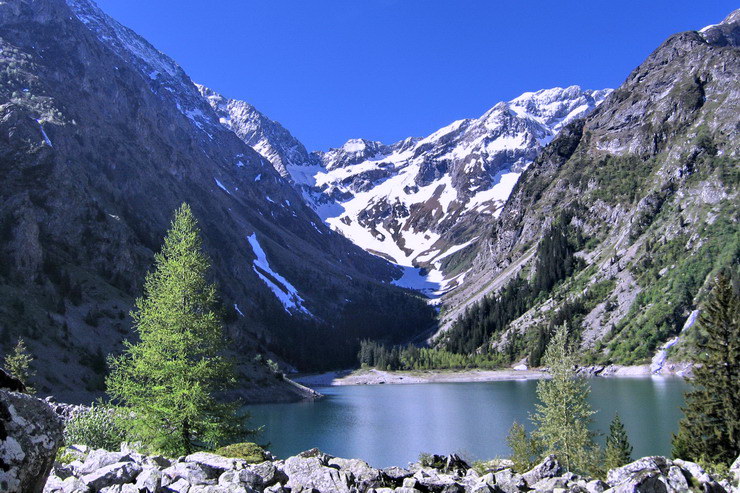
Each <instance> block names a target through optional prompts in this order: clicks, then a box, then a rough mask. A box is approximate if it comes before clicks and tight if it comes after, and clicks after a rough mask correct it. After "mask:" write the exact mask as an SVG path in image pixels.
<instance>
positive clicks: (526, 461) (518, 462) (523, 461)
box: [506, 421, 542, 473]
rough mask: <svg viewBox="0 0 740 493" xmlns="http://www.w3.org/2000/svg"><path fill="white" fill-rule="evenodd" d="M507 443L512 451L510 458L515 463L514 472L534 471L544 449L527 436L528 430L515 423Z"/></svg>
mask: <svg viewBox="0 0 740 493" xmlns="http://www.w3.org/2000/svg"><path fill="white" fill-rule="evenodd" d="M506 443H507V444H508V445H509V448H510V449H511V456H510V457H509V458H510V459H511V461H512V462H513V463H514V470H515V471H517V472H521V473H523V472H526V471H529V470H530V469H532V468H533V467H534V466H535V465H536V463H537V461H538V460H539V459H540V455H541V454H542V447H540V444H539V442H538V441H537V440H536V439H535V438H533V437H530V436H529V435H528V434H527V430H525V429H524V426H523V425H522V424H521V423H518V422H516V421H514V424H513V425H512V426H511V430H509V435H508V436H507V437H506Z"/></svg>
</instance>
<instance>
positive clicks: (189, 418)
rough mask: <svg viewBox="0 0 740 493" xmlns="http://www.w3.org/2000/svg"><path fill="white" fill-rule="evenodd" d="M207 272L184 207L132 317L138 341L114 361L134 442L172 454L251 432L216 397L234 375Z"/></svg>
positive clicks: (111, 380)
mask: <svg viewBox="0 0 740 493" xmlns="http://www.w3.org/2000/svg"><path fill="white" fill-rule="evenodd" d="M209 268H210V262H209V260H208V258H207V257H206V255H205V254H204V253H203V251H202V241H201V238H200V234H199V230H198V226H197V222H196V220H195V218H194V217H193V214H192V212H191V209H190V207H189V206H188V205H187V204H183V205H182V206H181V207H180V208H179V209H178V210H177V211H176V212H175V217H174V220H173V221H172V225H171V228H170V230H169V231H168V233H167V237H166V238H165V240H164V246H163V248H162V252H161V253H159V254H157V255H156V257H155V268H154V270H153V271H152V272H150V273H149V274H148V275H147V277H146V281H145V284H144V296H143V297H142V298H139V299H138V300H137V301H136V309H135V310H134V311H133V312H132V314H131V315H132V318H133V324H134V329H135V332H136V334H137V335H138V338H139V341H138V342H136V343H131V342H127V343H126V345H125V351H124V353H123V354H122V355H121V356H118V357H112V358H110V360H109V362H110V367H111V373H110V375H109V376H108V378H107V380H106V384H107V390H108V394H109V395H110V397H111V398H112V399H113V400H114V402H116V403H118V404H120V405H122V406H124V407H126V408H128V409H129V410H130V411H131V416H133V417H134V418H133V420H132V433H133V436H135V437H137V438H138V439H139V440H141V441H142V443H143V444H145V446H147V447H148V448H150V449H152V450H156V451H158V452H161V453H165V454H169V455H179V454H189V453H191V452H192V451H193V450H196V449H201V448H213V447H215V446H217V445H222V444H224V443H227V442H232V441H236V440H239V439H241V438H243V437H244V436H245V435H246V434H247V433H248V432H247V429H246V426H245V420H246V416H242V415H240V414H239V407H240V403H239V402H228V403H227V402H222V401H220V400H218V399H217V398H216V394H218V393H219V392H222V391H224V390H226V389H228V388H230V387H232V386H233V385H234V384H235V382H236V377H235V369H234V365H233V363H232V362H231V361H230V360H229V359H227V358H225V357H224V355H223V352H224V349H225V341H224V335H223V331H222V326H221V321H220V320H219V316H218V315H217V306H218V301H217V293H216V287H215V285H214V284H212V283H210V282H209V281H208V280H207V273H208V270H209Z"/></svg>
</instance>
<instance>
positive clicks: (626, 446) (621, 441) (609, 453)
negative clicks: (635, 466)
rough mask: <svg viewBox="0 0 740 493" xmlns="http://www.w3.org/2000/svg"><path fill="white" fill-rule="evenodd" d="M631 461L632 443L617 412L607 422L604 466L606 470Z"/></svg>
mask: <svg viewBox="0 0 740 493" xmlns="http://www.w3.org/2000/svg"><path fill="white" fill-rule="evenodd" d="M630 462H632V445H631V444H630V441H629V437H628V436H627V430H625V429H624V423H622V419H621V418H620V417H619V414H615V415H614V419H612V422H611V423H610V424H609V435H608V436H607V437H606V447H605V449H604V466H605V468H606V470H607V471H608V470H610V469H615V468H617V467H622V466H623V465H625V464H629V463H630Z"/></svg>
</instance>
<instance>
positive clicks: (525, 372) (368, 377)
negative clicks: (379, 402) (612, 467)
mask: <svg viewBox="0 0 740 493" xmlns="http://www.w3.org/2000/svg"><path fill="white" fill-rule="evenodd" d="M580 372H581V373H582V374H583V375H585V376H588V377H649V376H663V377H674V376H676V377H688V376H691V367H690V365H689V364H682V363H676V364H666V365H665V366H664V367H662V368H661V370H660V371H659V372H653V371H651V367H650V365H640V366H619V365H607V366H603V365H593V366H585V367H582V368H581V369H580ZM547 375H548V373H547V370H546V369H539V368H526V367H524V366H523V365H522V366H518V367H515V368H507V369H500V370H480V369H470V370H415V371H385V370H378V369H376V368H369V369H365V368H363V369H359V370H345V371H332V372H327V373H318V374H311V375H298V376H292V377H291V378H292V379H293V380H294V381H296V382H298V383H300V384H302V385H305V386H307V387H330V386H343V385H383V384H388V385H396V384H418V383H461V382H497V381H505V380H534V379H539V378H547Z"/></svg>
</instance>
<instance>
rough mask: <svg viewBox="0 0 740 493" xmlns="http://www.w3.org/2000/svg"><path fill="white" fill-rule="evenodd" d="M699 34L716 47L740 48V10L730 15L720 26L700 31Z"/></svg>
mask: <svg viewBox="0 0 740 493" xmlns="http://www.w3.org/2000/svg"><path fill="white" fill-rule="evenodd" d="M699 34H701V36H702V37H703V38H704V39H705V40H706V41H707V43H709V44H712V45H715V46H735V47H738V46H740V9H737V10H735V11H733V12H732V13H730V15H728V16H727V17H725V19H724V20H723V21H722V22H720V23H719V24H711V25H709V26H706V27H704V28H702V29H700V30H699Z"/></svg>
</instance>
